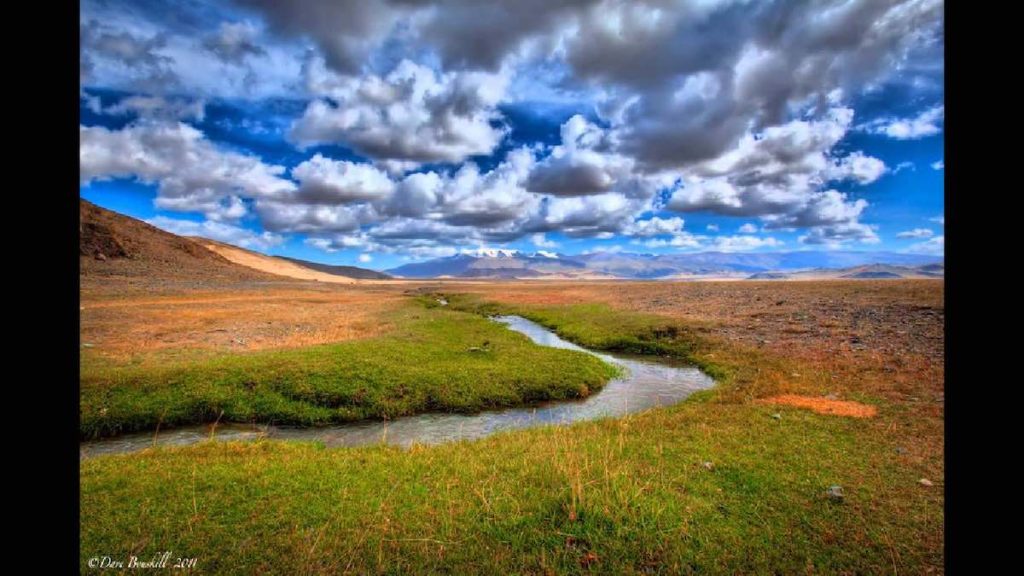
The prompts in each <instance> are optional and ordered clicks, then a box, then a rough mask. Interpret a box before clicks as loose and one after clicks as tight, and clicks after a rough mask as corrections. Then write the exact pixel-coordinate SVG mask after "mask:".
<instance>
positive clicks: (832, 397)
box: [825, 392, 839, 400]
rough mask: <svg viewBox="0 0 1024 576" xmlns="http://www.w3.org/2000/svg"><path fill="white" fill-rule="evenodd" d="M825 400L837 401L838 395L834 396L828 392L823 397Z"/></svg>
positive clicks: (834, 394) (833, 393)
mask: <svg viewBox="0 0 1024 576" xmlns="http://www.w3.org/2000/svg"><path fill="white" fill-rule="evenodd" d="M825 399H826V400H839V395H838V394H836V393H835V392H830V393H829V394H827V395H826V396H825Z"/></svg>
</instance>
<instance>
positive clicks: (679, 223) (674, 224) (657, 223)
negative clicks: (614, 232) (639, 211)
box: [622, 216, 685, 238]
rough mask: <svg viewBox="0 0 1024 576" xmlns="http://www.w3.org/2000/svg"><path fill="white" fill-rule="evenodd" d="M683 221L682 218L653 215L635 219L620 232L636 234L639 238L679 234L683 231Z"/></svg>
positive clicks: (629, 234) (627, 234)
mask: <svg viewBox="0 0 1024 576" xmlns="http://www.w3.org/2000/svg"><path fill="white" fill-rule="evenodd" d="M684 223H685V222H684V221H683V219H682V218H679V217H673V218H660V217H658V216H655V217H653V218H650V219H647V220H636V221H634V222H632V223H630V224H628V225H627V226H626V227H625V228H624V229H623V231H622V233H623V234H625V235H626V236H638V237H640V238H649V237H651V236H662V235H668V234H679V233H681V232H682V231H683V225H684Z"/></svg>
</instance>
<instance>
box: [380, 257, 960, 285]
mask: <svg viewBox="0 0 1024 576" xmlns="http://www.w3.org/2000/svg"><path fill="white" fill-rule="evenodd" d="M865 267H866V268H865ZM879 267H880V268H879ZM886 267H888V268H886ZM919 267H925V268H927V267H931V269H925V268H919ZM861 268H864V269H861ZM836 271H844V272H845V273H847V274H852V275H853V276H842V275H841V274H840V275H837V274H835V272H836ZM387 272H388V273H389V274H391V275H393V276H397V277H401V278H440V277H450V278H551V279H556V278H629V279H655V278H657V279H673V278H677V279H682V278H692V277H716V276H724V277H736V278H745V277H751V276H753V277H758V276H761V277H763V278H764V279H768V278H770V277H775V278H788V277H790V276H793V277H800V275H803V276H810V275H816V276H829V277H841V276H842V277H856V278H872V277H874V278H887V277H935V276H938V277H941V276H942V274H943V272H944V267H943V259H942V257H940V256H928V255H921V254H903V253H898V252H856V251H820V252H819V251H806V252H761V253H735V252H699V253H688V254H629V253H608V252H601V253H593V254H580V255H575V256H566V255H562V254H555V253H552V252H535V253H525V252H519V251H516V250H478V251H473V252H463V253H460V254H457V255H455V256H450V257H447V258H437V259H435V260H429V261H426V262H417V263H414V264H405V265H403V266H399V267H397V268H393V269H391V270H388V271H387ZM773 275H774V276H773Z"/></svg>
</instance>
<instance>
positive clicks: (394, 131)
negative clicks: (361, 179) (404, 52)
mask: <svg viewBox="0 0 1024 576" xmlns="http://www.w3.org/2000/svg"><path fill="white" fill-rule="evenodd" d="M321 73H322V74H323V75H324V76H325V79H322V80H320V81H319V83H318V84H317V85H316V86H315V87H314V91H315V92H316V93H319V94H320V95H322V96H323V97H324V98H321V99H317V100H314V101H313V102H311V103H310V104H309V106H308V107H307V108H306V111H305V113H304V114H303V115H302V117H301V118H300V119H298V120H297V121H296V122H295V124H294V125H293V126H292V128H291V131H290V133H289V138H290V139H291V140H292V141H293V142H295V143H297V144H298V145H299V146H300V147H308V146H313V145H317V144H342V145H345V146H349V147H351V148H352V149H354V150H355V151H356V152H359V153H360V154H363V155H366V156H368V157H370V158H372V159H375V160H398V161H403V162H404V164H400V165H399V167H401V168H406V169H408V168H410V167H412V166H414V165H415V164H417V163H422V162H461V161H463V160H465V159H466V158H468V157H469V156H474V155H481V154H490V153H491V152H492V151H493V150H494V148H495V147H496V146H497V145H498V143H499V142H501V140H502V138H503V137H504V136H505V130H504V129H503V128H501V127H495V126H493V125H492V122H493V121H495V120H497V119H498V118H499V117H500V114H499V113H498V111H497V108H496V106H497V104H498V102H499V101H500V100H501V98H502V95H503V94H504V92H505V86H506V83H507V77H506V76H505V75H503V74H500V73H498V74H488V73H481V72H450V73H445V74H438V73H437V72H435V71H434V70H432V69H430V68H428V67H426V66H421V65H419V64H415V63H413V62H411V61H409V60H403V61H402V62H401V63H399V64H398V65H397V66H396V67H395V69H394V70H392V71H391V72H390V73H389V74H388V75H386V76H376V75H368V76H364V77H341V76H335V75H333V74H332V73H330V72H327V71H322V72H321ZM393 166H394V165H393Z"/></svg>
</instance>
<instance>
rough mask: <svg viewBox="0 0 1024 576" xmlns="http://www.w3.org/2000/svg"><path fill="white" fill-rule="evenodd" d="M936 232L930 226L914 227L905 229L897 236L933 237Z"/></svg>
mask: <svg viewBox="0 0 1024 576" xmlns="http://www.w3.org/2000/svg"><path fill="white" fill-rule="evenodd" d="M934 235H935V233H934V232H932V231H931V230H929V229H928V228H914V229H913V230H905V231H903V232H900V233H899V234H897V235H896V237H897V238H931V237H932V236H934Z"/></svg>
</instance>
